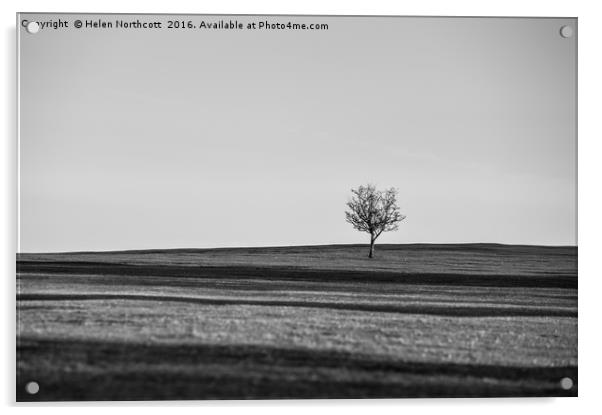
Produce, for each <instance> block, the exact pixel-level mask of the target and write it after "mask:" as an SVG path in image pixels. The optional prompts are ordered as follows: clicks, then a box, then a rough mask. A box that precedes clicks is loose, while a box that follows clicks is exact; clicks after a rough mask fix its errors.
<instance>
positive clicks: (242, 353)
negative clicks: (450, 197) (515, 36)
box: [17, 244, 578, 401]
mask: <svg viewBox="0 0 602 415" xmlns="http://www.w3.org/2000/svg"><path fill="white" fill-rule="evenodd" d="M366 254H367V250H366V247H365V246H356V245H339V246H325V247H284V248H236V249H234V248H233V249H215V250H203V249H181V250H165V251H161V250H153V251H127V252H103V253H65V254H19V255H18V256H17V272H18V276H17V282H18V294H17V312H18V314H17V317H18V341H17V398H18V400H34V401H40V400H72V399H83V400H106V399H116V400H141V399H145V400H147V399H226V398H234V399H249V398H257V399H262V398H264V399H265V398H358V397H374V398H377V397H388V398H392V397H450V396H453V397H461V396H462V397H463V396H576V395H577V389H578V388H577V248H574V247H534V246H503V245H488V244H472V245H382V246H377V251H376V255H377V257H376V258H375V259H373V260H369V259H368V258H366ZM564 377H570V378H571V379H573V381H574V383H575V384H574V386H573V388H572V389H570V390H563V389H562V388H561V387H560V380H561V379H562V378H564ZM31 380H35V381H37V382H38V383H39V384H40V392H39V393H38V394H37V395H27V394H26V393H25V391H24V385H25V384H26V383H27V382H28V381H31Z"/></svg>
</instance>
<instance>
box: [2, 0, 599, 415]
mask: <svg viewBox="0 0 602 415" xmlns="http://www.w3.org/2000/svg"><path fill="white" fill-rule="evenodd" d="M597 3H600V2H597V1H593V0H592V1H588V0H582V1H579V0H564V1H556V0H550V1H543V0H542V1H536V0H533V1H529V0H506V1H495V2H493V1H477V0H472V1H468V0H464V1H463V0H457V1H450V0H447V1H446V0H438V1H436V0H433V1H429V0H422V1H419V0H417V1H405V2H401V1H379V0H369V1H368V0H364V1H358V0H347V1H344V0H341V1H335V0H294V1H287V2H282V1H280V2H279V1H275V0H273V1H263V0H254V1H252V2H250V1H244V0H238V1H227V0H221V1H218V0H212V1H193V0H169V1H162V2H160V1H155V0H147V1H144V2H133V1H132V2H127V1H126V0H104V1H100V0H99V1H97V0H94V1H86V2H78V1H74V0H70V1H67V0H53V1H52V2H49V1H42V0H36V1H27V0H24V1H20V2H19V1H12V0H4V1H2V2H0V7H2V14H1V15H0V16H2V17H1V19H2V33H3V35H4V42H3V47H4V53H3V57H4V59H3V64H2V65H1V66H2V71H3V80H4V85H5V89H4V90H5V93H4V99H3V100H2V104H1V105H2V109H3V110H2V111H1V113H2V117H3V122H2V124H1V125H3V126H4V130H5V134H4V140H3V141H2V147H1V151H0V154H1V156H2V163H0V166H2V168H1V171H2V181H1V182H0V183H1V185H2V196H3V197H2V202H3V203H2V219H3V222H2V226H0V229H2V230H3V232H2V235H3V238H2V242H1V243H2V250H0V253H1V255H2V256H1V258H2V264H3V268H2V269H3V271H4V272H3V273H2V277H3V278H2V281H3V283H4V285H3V287H2V288H3V291H2V292H3V293H4V295H5V297H4V301H3V303H4V311H5V312H4V313H3V314H4V317H5V320H4V323H5V324H2V327H3V328H4V330H3V332H2V341H1V342H0V350H1V352H2V358H3V361H2V364H1V365H0V367H2V368H4V370H3V374H2V376H1V381H2V387H1V388H0V393H1V398H2V399H0V402H2V403H3V404H4V406H9V408H8V410H9V412H12V411H14V410H19V411H24V412H25V413H29V412H33V411H36V410H38V409H42V408H41V407H42V406H49V407H45V408H43V409H42V410H43V411H44V413H47V414H61V415H63V414H65V413H66V412H68V413H77V414H80V413H81V411H82V409H81V408H79V407H78V406H85V409H84V410H85V411H86V413H88V412H89V413H93V414H94V413H98V414H100V413H104V411H106V408H104V407H103V406H106V405H110V406H111V407H113V408H112V409H111V411H116V412H119V413H126V411H129V410H130V409H129V407H131V406H140V405H141V406H144V407H145V409H144V411H145V412H148V413H150V414H162V413H163V412H164V411H165V409H166V406H178V407H179V409H180V410H183V411H187V412H188V411H194V413H198V411H203V412H207V411H210V412H217V411H220V412H222V411H225V412H227V413H231V412H234V411H244V412H245V413H251V414H261V415H264V414H266V413H275V414H276V413H278V414H279V413H281V412H284V411H286V412H287V413H291V414H296V413H299V414H301V413H303V414H305V413H306V412H307V411H311V412H315V411H317V412H326V411H328V412H331V411H333V410H342V411H345V412H346V413H349V414H360V413H361V414H363V413H365V411H367V410H370V409H371V408H373V407H374V409H375V410H377V411H379V412H381V411H382V412H384V413H396V414H397V413H399V412H400V411H404V412H406V411H408V412H409V411H413V412H420V414H421V415H423V414H427V415H428V414H440V413H445V414H446V415H448V414H456V413H458V414H462V415H466V414H472V413H475V414H482V413H485V412H486V413H487V415H494V414H504V415H507V413H508V412H516V411H518V412H519V413H521V412H527V411H529V412H532V411H538V410H541V411H542V412H545V413H546V414H563V415H566V414H567V412H569V411H570V412H574V413H595V412H597V411H596V409H597V410H599V408H600V407H602V405H601V404H600V403H599V402H598V401H597V396H598V394H599V389H600V386H599V385H600V384H601V382H600V379H599V377H600V373H601V370H600V369H601V367H600V349H601V348H602V343H601V341H600V340H601V338H602V336H601V335H600V334H599V333H600V329H599V321H598V319H597V317H598V316H599V315H600V314H601V313H602V311H601V310H600V308H599V307H598V303H600V300H599V296H600V295H602V275H600V272H599V267H600V264H599V257H600V251H601V248H602V243H601V242H600V238H601V237H602V229H601V226H600V223H601V219H600V216H601V213H600V212H602V206H601V203H600V200H601V196H600V194H601V192H600V190H599V189H600V179H601V178H602V174H601V171H600V165H601V164H602V163H601V161H600V157H601V155H602V152H601V151H600V150H601V148H602V146H601V145H600V140H601V139H602V134H601V131H600V130H601V129H600V123H602V121H601V119H602V117H601V116H600V111H601V109H600V104H599V101H600V98H601V96H602V90H601V88H600V86H601V81H600V77H601V76H600V74H602V65H601V62H602V53H600V45H602V41H601V40H602V38H601V36H600V33H601V29H600V28H602V20H601V19H602V15H601V14H600V10H599V7H598V6H597ZM18 11H22V12H42V11H45V12H68V11H73V12H107V13H108V12H115V13H117V12H122V13H124V12H130V13H142V12H144V13H254V14H262V13H263V14H335V15H340V14H355V15H387V14H388V15H456V16H458V15H462V16H546V17H578V18H579V285H580V287H579V315H580V317H579V345H580V347H579V398H573V399H570V398H569V399H560V398H558V399H471V400H467V399H454V400H449V399H443V400H434V399H429V400H396V401H393V400H385V401H382V400H381V401H373V400H370V401H253V402H240V401H238V402H233V401H225V402H175V403H174V402H172V403H165V402H157V403H142V404H140V403H111V404H107V403H100V404H94V403H85V404H52V405H29V406H26V405H22V404H19V405H15V404H14V396H15V389H14V379H15V367H14V365H15V363H14V362H15V338H14V333H15V331H14V330H15V279H14V272H15V262H14V261H15V256H14V254H15V251H16V230H17V222H16V216H17V215H16V213H17V201H16V200H15V199H16V195H17V161H16V157H15V155H16V153H17V146H16V133H17V131H16V128H17V127H16V126H17V118H16V117H17V116H16V105H15V102H16V82H15V81H16V53H15V42H16V39H15V17H16V16H15V13H16V12H18ZM17 408H19V409H17Z"/></svg>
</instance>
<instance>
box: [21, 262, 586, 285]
mask: <svg viewBox="0 0 602 415" xmlns="http://www.w3.org/2000/svg"><path fill="white" fill-rule="evenodd" d="M17 272H20V273H27V272H37V273H61V274H77V275H93V274H100V275H126V276H157V277H190V278H222V279H245V278H247V279H263V280H266V281H269V280H292V281H315V282H336V281H341V282H354V283H375V282H378V283H395V284H423V285H457V286H485V287H539V288H577V276H576V275H564V274H558V275H556V274H554V275H481V274H474V275H473V274H459V273H458V274H453V273H447V274H445V273H436V274H435V273H424V274H409V273H403V272H388V271H387V272H385V271H377V270H374V271H366V270H362V271H349V270H326V269H305V268H300V267H299V268H296V267H253V266H228V267H219V266H211V267H194V266H176V265H173V266H172V265H128V264H111V263H103V262H59V261H57V262H54V261H52V262H42V261H17Z"/></svg>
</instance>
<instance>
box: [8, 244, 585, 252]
mask: <svg viewBox="0 0 602 415" xmlns="http://www.w3.org/2000/svg"><path fill="white" fill-rule="evenodd" d="M416 245H448V246H460V245H465V246H466V245H485V246H507V247H544V248H578V244H574V245H566V244H564V245H551V244H525V243H500V242H408V243H382V244H377V246H381V247H382V246H416ZM337 246H340V247H345V246H346V247H366V246H370V244H367V243H366V244H362V243H357V244H336V243H334V244H305V245H262V246H222V247H212V248H206V247H205V248H203V247H194V248H192V247H179V248H142V249H136V248H133V249H107V250H85V251H38V252H16V254H17V255H19V254H38V255H39V254H95V253H98V254H102V253H106V254H109V253H118V252H119V253H127V252H130V253H133V252H141V253H142V252H153V251H219V250H227V249H265V248H320V247H323V248H327V247H337Z"/></svg>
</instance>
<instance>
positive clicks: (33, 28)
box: [25, 22, 40, 35]
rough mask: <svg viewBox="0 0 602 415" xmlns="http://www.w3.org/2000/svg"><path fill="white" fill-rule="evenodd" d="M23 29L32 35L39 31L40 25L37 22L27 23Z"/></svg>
mask: <svg viewBox="0 0 602 415" xmlns="http://www.w3.org/2000/svg"><path fill="white" fill-rule="evenodd" d="M25 28H26V29H27V32H28V33H31V34H32V35H34V34H36V33H38V32H39V31H40V25H39V24H38V22H29V23H27V26H25Z"/></svg>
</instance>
